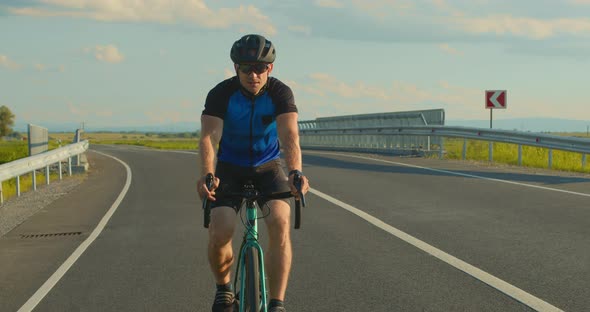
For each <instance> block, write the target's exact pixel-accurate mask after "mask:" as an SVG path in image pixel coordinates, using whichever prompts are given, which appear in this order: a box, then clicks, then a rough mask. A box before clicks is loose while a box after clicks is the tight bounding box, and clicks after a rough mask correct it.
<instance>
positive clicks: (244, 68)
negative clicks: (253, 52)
mask: <svg viewBox="0 0 590 312" xmlns="http://www.w3.org/2000/svg"><path fill="white" fill-rule="evenodd" d="M239 69H240V71H241V72H242V73H244V74H250V73H251V72H255V73H256V74H262V73H264V72H265V71H266V70H267V69H268V65H266V64H240V65H239Z"/></svg>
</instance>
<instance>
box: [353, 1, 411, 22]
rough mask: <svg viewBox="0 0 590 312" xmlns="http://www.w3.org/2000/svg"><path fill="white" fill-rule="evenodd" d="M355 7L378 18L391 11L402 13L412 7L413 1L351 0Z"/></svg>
mask: <svg viewBox="0 0 590 312" xmlns="http://www.w3.org/2000/svg"><path fill="white" fill-rule="evenodd" d="M352 4H353V6H354V8H355V9H357V10H361V11H364V12H366V13H368V14H369V15H372V16H374V17H377V18H379V19H383V18H386V17H387V16H389V15H391V14H392V13H395V14H398V15H404V14H405V13H406V12H407V11H408V10H410V9H412V8H414V2H412V1H408V0H373V1H366V0H352Z"/></svg>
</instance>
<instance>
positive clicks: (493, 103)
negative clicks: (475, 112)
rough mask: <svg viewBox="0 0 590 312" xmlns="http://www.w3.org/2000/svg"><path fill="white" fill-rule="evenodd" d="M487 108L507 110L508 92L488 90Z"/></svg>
mask: <svg viewBox="0 0 590 312" xmlns="http://www.w3.org/2000/svg"><path fill="white" fill-rule="evenodd" d="M486 108H491V109H492V108H506V90H486Z"/></svg>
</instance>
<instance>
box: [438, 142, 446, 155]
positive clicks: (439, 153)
mask: <svg viewBox="0 0 590 312" xmlns="http://www.w3.org/2000/svg"><path fill="white" fill-rule="evenodd" d="M444 145H445V144H444V139H443V138H440V144H439V148H440V150H439V151H438V159H443V150H444Z"/></svg>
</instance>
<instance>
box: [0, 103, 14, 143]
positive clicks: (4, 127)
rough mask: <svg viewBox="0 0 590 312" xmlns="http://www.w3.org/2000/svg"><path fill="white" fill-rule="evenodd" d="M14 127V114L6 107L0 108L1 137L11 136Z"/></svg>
mask: <svg viewBox="0 0 590 312" xmlns="http://www.w3.org/2000/svg"><path fill="white" fill-rule="evenodd" d="M13 125H14V114H13V113H12V112H11V111H10V109H9V108H8V107H6V106H4V105H2V106H0V137H4V136H7V135H9V134H10V133H11V132H12V126H13Z"/></svg>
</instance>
